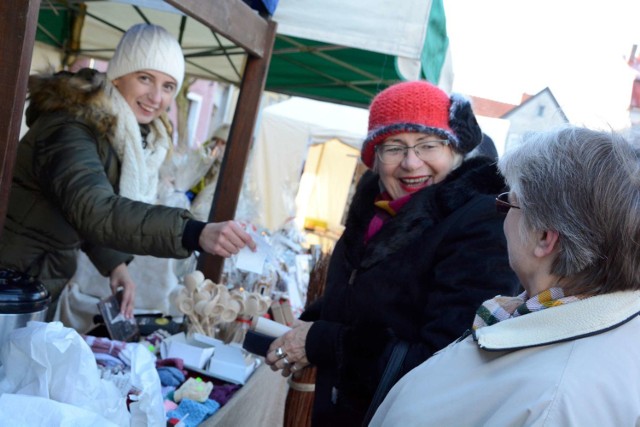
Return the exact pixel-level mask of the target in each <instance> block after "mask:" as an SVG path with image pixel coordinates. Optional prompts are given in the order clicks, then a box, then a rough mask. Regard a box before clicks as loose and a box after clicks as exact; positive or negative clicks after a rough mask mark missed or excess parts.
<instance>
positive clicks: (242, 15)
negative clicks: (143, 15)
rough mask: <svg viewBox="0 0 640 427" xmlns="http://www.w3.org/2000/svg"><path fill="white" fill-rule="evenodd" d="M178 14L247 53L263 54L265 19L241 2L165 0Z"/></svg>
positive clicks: (227, 0) (266, 32)
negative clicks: (190, 19) (206, 28)
mask: <svg viewBox="0 0 640 427" xmlns="http://www.w3.org/2000/svg"><path fill="white" fill-rule="evenodd" d="M165 2H167V3H169V4H170V5H171V6H173V7H175V8H176V9H178V10H180V11H181V12H183V13H185V14H187V15H189V16H191V17H192V18H193V19H196V20H198V21H200V22H201V23H202V24H203V25H205V26H207V27H209V28H211V29H212V30H214V31H215V32H216V33H218V34H221V35H222V36H224V37H226V38H227V39H229V40H231V41H232V42H234V43H235V44H237V45H238V46H241V47H243V48H244V49H245V50H246V51H247V53H249V54H250V55H253V56H257V57H259V58H262V57H264V56H265V55H266V52H265V48H266V46H265V40H266V38H267V37H268V36H267V34H268V32H269V27H268V24H267V20H266V19H264V18H262V17H261V16H260V15H258V13H257V12H256V11H254V10H253V9H251V8H250V7H249V6H247V5H246V4H245V3H244V2H242V0H206V1H203V0H165Z"/></svg>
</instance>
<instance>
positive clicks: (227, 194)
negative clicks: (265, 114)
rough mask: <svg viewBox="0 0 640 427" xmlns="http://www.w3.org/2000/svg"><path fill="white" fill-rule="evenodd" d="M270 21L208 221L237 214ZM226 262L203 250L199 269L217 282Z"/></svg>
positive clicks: (252, 64)
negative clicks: (262, 51) (262, 52)
mask: <svg viewBox="0 0 640 427" xmlns="http://www.w3.org/2000/svg"><path fill="white" fill-rule="evenodd" d="M268 23H269V27H268V30H267V34H266V37H265V40H264V42H265V48H264V55H263V56H262V57H261V58H260V57H256V56H254V55H249V58H248V61H247V65H246V68H245V72H244V77H243V79H242V85H241V87H240V95H239V97H238V103H237V106H236V111H235V113H234V119H233V123H232V124H231V132H230V134H229V141H227V146H226V148H225V153H224V157H223V159H222V165H221V167H220V175H219V177H218V183H217V185H216V192H215V196H214V198H213V203H212V206H211V212H210V213H209V221H213V222H220V221H226V220H231V219H233V218H234V217H235V212H236V208H237V206H238V200H239V198H240V191H241V189H242V178H243V176H244V170H245V168H246V165H247V159H248V157H249V150H250V148H251V142H252V138H253V129H254V127H255V125H256V120H257V117H258V110H259V108H260V98H261V95H262V92H263V91H264V86H265V82H266V80H267V71H268V70H269V62H270V60H271V53H272V50H273V43H274V41H275V37H276V27H277V24H276V23H275V22H274V21H268ZM223 266H224V258H222V257H220V256H213V255H209V254H202V255H201V256H200V258H199V260H198V270H200V271H202V272H203V273H204V275H205V277H207V278H208V279H211V280H212V281H214V282H215V283H219V282H220V278H221V276H222V269H223Z"/></svg>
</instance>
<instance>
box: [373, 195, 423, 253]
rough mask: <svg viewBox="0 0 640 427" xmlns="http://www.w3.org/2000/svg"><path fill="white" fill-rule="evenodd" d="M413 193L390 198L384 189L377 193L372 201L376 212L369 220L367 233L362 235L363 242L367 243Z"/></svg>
mask: <svg viewBox="0 0 640 427" xmlns="http://www.w3.org/2000/svg"><path fill="white" fill-rule="evenodd" d="M412 195H413V193H410V194H407V195H406V196H403V197H400V198H399V199H395V200H393V199H391V196H390V195H389V193H387V192H386V191H385V192H383V193H381V194H379V195H378V196H377V197H376V200H375V201H374V203H373V204H374V205H375V208H376V213H375V215H374V216H373V218H371V222H369V228H368V229H367V234H365V236H364V242H365V244H366V243H369V240H371V238H372V237H373V236H374V235H375V234H376V233H377V232H378V231H380V229H381V228H382V226H383V225H384V224H385V223H386V222H387V221H389V220H390V219H391V218H393V217H394V216H396V214H397V213H398V212H399V211H400V209H402V207H403V206H404V205H406V204H407V202H408V201H409V199H411V196H412Z"/></svg>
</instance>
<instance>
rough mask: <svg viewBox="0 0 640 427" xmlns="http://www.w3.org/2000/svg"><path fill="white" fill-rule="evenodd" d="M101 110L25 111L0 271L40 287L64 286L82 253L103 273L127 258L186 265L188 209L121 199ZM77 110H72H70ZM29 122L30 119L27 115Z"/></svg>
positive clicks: (2, 239) (0, 244)
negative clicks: (19, 274)
mask: <svg viewBox="0 0 640 427" xmlns="http://www.w3.org/2000/svg"><path fill="white" fill-rule="evenodd" d="M99 106H100V104H99V103H95V104H89V105H83V106H82V108H81V111H89V110H91V109H94V111H92V112H88V113H87V114H84V113H78V108H74V106H73V105H70V106H69V108H63V109H60V108H59V105H58V106H57V108H58V109H57V110H56V111H43V110H42V109H41V108H35V107H36V106H33V105H30V107H29V108H30V109H31V110H32V113H33V112H34V111H37V115H36V117H29V112H28V114H27V123H28V124H29V125H30V129H29V132H28V133H27V134H26V135H25V136H24V138H23V139H22V140H21V141H20V144H19V146H18V153H17V160H16V164H15V168H14V174H13V182H12V187H11V194H10V199H9V206H8V212H7V217H6V220H5V226H4V230H3V231H2V236H1V237H0V267H8V268H13V269H16V270H18V271H21V272H25V273H28V274H30V275H32V276H34V277H37V278H39V279H41V280H42V281H43V282H45V285H46V284H47V282H48V281H50V282H52V283H53V282H57V283H58V284H59V283H64V282H66V281H67V280H68V279H70V278H71V277H72V276H73V274H74V272H75V269H76V253H75V252H76V251H77V250H79V249H82V250H84V251H85V252H86V253H87V255H88V256H89V257H90V259H91V260H92V262H93V263H94V264H95V266H96V267H97V269H98V270H99V271H100V272H101V273H102V274H103V275H105V276H106V275H108V274H109V272H110V271H111V270H112V269H113V268H115V267H116V266H117V265H119V264H121V263H122V262H128V261H130V260H131V259H132V256H131V255H130V254H129V253H134V254H140V255H153V256H157V257H172V258H184V257H187V256H188V255H189V253H190V252H189V251H188V250H187V249H185V248H184V247H183V245H182V234H183V231H184V229H185V226H186V223H187V221H188V220H189V219H191V218H193V217H192V215H191V213H190V212H189V211H188V210H184V209H177V208H169V207H164V206H157V205H149V204H146V203H141V202H136V201H133V200H130V199H127V198H124V197H120V196H118V180H119V176H120V163H119V160H118V157H117V155H116V153H115V151H114V150H113V148H112V147H111V144H110V143H109V141H108V136H109V135H110V134H109V132H110V128H109V126H106V127H105V126H104V124H100V123H96V122H95V121H94V118H95V117H99V116H101V114H97V115H96V114H95V113H96V111H95V109H96V108H100V107H99ZM75 107H77V106H75ZM32 116H33V114H32Z"/></svg>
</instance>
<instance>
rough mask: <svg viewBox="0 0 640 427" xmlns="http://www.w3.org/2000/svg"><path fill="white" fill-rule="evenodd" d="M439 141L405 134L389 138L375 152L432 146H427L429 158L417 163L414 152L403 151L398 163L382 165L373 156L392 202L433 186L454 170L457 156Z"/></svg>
mask: <svg viewBox="0 0 640 427" xmlns="http://www.w3.org/2000/svg"><path fill="white" fill-rule="evenodd" d="M440 141H442V138H441V137H439V136H435V135H429V134H424V133H415V132H406V133H399V134H395V135H392V136H390V137H388V138H387V139H385V140H384V142H382V143H381V144H380V145H379V146H378V147H377V149H378V150H385V149H389V147H391V148H393V147H402V148H404V147H415V146H416V145H418V144H424V143H429V142H431V143H432V144H430V145H427V146H428V147H432V148H433V150H432V152H431V153H430V154H429V155H428V156H423V158H424V159H425V160H423V159H420V158H419V157H418V156H417V155H416V151H415V149H409V150H406V155H404V156H402V157H401V158H400V159H399V161H398V162H391V163H385V162H382V161H381V159H380V156H379V155H378V156H376V160H375V161H376V166H377V171H378V173H379V175H380V180H381V181H382V185H383V186H384V188H385V190H386V191H387V192H388V193H389V195H390V196H391V198H392V199H394V200H395V199H399V198H400V197H403V196H406V195H407V194H411V193H415V192H416V191H418V190H421V189H423V188H424V187H427V186H429V185H432V184H436V183H438V182H440V181H442V180H444V179H445V177H446V176H447V175H448V174H449V172H451V171H452V170H453V169H454V165H455V163H456V155H455V153H454V152H453V150H452V149H451V146H450V145H449V144H443V143H442V142H440Z"/></svg>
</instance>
